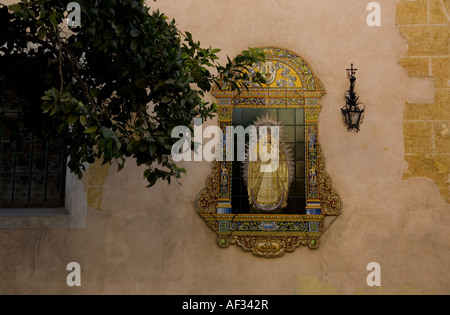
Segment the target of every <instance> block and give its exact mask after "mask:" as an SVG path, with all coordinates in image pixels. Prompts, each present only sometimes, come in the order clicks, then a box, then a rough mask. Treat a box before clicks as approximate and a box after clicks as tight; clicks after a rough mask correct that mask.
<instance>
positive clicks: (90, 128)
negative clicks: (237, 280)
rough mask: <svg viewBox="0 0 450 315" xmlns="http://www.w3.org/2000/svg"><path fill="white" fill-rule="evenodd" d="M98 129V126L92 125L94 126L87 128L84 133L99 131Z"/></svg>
mask: <svg viewBox="0 0 450 315" xmlns="http://www.w3.org/2000/svg"><path fill="white" fill-rule="evenodd" d="M97 129H98V126H92V127H89V128H88V129H86V130H85V131H84V133H86V134H90V133H94V132H96V131H97Z"/></svg>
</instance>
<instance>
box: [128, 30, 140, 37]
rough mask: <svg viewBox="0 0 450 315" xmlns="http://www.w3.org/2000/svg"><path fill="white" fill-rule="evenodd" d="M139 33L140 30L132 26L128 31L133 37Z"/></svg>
mask: <svg viewBox="0 0 450 315" xmlns="http://www.w3.org/2000/svg"><path fill="white" fill-rule="evenodd" d="M140 33H141V32H140V31H139V30H138V29H136V28H132V29H131V31H130V35H131V36H133V37H138V36H139V34H140Z"/></svg>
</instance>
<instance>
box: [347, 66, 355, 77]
mask: <svg viewBox="0 0 450 315" xmlns="http://www.w3.org/2000/svg"><path fill="white" fill-rule="evenodd" d="M356 71H358V69H354V68H353V63H352V67H351V68H350V69H347V73H348V76H349V77H350V76H354V75H355V74H356Z"/></svg>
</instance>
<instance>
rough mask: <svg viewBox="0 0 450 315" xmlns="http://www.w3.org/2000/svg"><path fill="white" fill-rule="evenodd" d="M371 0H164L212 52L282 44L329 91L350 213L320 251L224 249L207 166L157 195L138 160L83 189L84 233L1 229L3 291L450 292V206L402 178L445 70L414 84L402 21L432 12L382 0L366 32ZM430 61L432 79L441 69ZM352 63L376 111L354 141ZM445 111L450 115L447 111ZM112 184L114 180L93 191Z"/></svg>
mask: <svg viewBox="0 0 450 315" xmlns="http://www.w3.org/2000/svg"><path fill="white" fill-rule="evenodd" d="M369 2H370V1H361V0H321V1H316V0H302V1H298V0H295V1H294V0H288V1H287V0H283V1H279V0H277V1H275V0H247V1H238V0H214V1H206V0H185V1H178V0H165V1H159V2H158V6H159V7H160V9H161V10H162V11H163V12H165V13H166V14H167V15H169V16H171V17H173V18H175V19H176V20H177V23H178V25H179V28H180V29H182V30H187V31H190V32H192V33H193V34H194V36H195V38H196V39H197V40H199V41H201V42H202V43H203V45H204V46H209V45H211V46H213V47H220V48H222V49H223V51H222V52H223V54H222V56H223V57H225V55H229V56H230V57H233V56H234V55H236V54H238V53H239V52H240V51H241V50H243V49H245V48H246V47H249V46H278V47H280V48H285V49H288V50H291V51H293V52H295V53H296V54H298V55H299V56H301V57H302V58H304V59H305V60H306V61H307V62H308V63H309V64H310V66H311V67H312V69H313V70H314V71H315V73H316V75H317V76H318V77H319V78H320V79H321V81H322V82H323V84H324V86H325V88H326V90H327V95H325V96H324V98H323V99H322V100H323V111H322V113H321V116H320V118H319V128H320V136H319V140H320V142H321V144H322V149H323V152H324V155H325V158H326V164H327V171H328V173H329V174H330V176H331V179H332V180H333V183H334V186H335V188H336V190H337V192H338V193H339V195H340V197H341V199H342V214H341V216H340V217H339V218H338V219H337V220H336V221H334V223H333V224H332V225H331V227H330V228H329V229H328V230H327V231H326V232H325V233H324V234H323V235H322V237H321V245H320V247H319V249H318V250H315V251H312V250H309V249H308V248H298V249H297V250H296V251H295V252H293V253H289V254H286V255H285V256H283V257H282V258H278V259H273V260H268V259H262V258H257V257H254V256H252V255H251V254H249V253H245V252H243V251H242V250H241V249H240V248H238V247H236V246H232V247H230V248H228V249H220V248H218V246H217V245H216V236H215V234H214V233H213V232H212V231H211V230H210V229H209V228H208V227H207V226H206V224H205V223H204V222H203V221H202V219H201V218H200V217H199V216H198V215H197V213H196V212H195V207H194V202H195V199H196V196H197V194H198V192H199V191H200V190H201V188H202V186H203V184H204V182H205V179H206V177H207V175H208V173H209V171H210V165H209V164H208V163H194V162H193V163H185V166H186V168H187V170H188V176H187V177H185V178H184V179H183V180H182V185H178V184H176V183H175V184H172V185H171V186H168V185H167V184H166V183H160V184H158V185H157V186H156V187H154V188H152V189H151V190H149V189H146V188H145V186H146V184H145V181H144V180H142V179H141V178H142V169H138V168H137V167H135V166H134V165H133V162H132V161H130V163H129V164H128V166H127V167H126V168H125V170H124V171H122V172H120V173H117V172H115V171H114V167H112V168H111V169H108V170H106V169H102V168H98V167H97V168H92V171H90V173H89V174H88V178H87V179H85V187H87V189H89V188H100V187H102V189H97V191H101V194H100V193H99V194H96V193H94V191H95V189H94V190H92V194H91V197H89V193H88V199H89V198H91V199H90V200H89V202H90V205H91V207H90V208H89V209H88V217H87V228H86V229H85V230H58V231H46V230H30V231H11V230H2V231H0V293H36V294H45V293H60V294H70V293H82V294H88V293H99V294H109V293H119V294H121V293H125V294H134V293H136V294H156V293H157V294H220V293H225V294H230V293H231V294H308V293H324V294H326V293H331V294H336V293H337V294H379V293H392V294H401V293H447V294H448V293H450V275H449V270H450V243H449V242H448V240H449V238H450V229H448V224H449V223H450V206H449V205H448V204H447V203H446V201H445V199H444V198H443V195H442V194H441V192H442V189H441V191H440V187H441V186H439V185H438V184H437V183H435V182H434V181H432V180H431V179H430V178H431V177H432V174H431V172H427V171H425V170H424V172H425V174H418V173H416V176H417V175H419V176H420V177H416V176H414V177H412V176H411V178H408V179H406V177H409V176H406V177H405V175H404V174H407V172H408V170H409V171H410V172H411V164H412V162H411V159H410V158H409V155H408V154H409V153H412V152H411V151H408V150H409V149H408V148H412V149H414V147H415V145H414V143H418V142H413V144H412V145H411V146H408V141H409V138H408V137H410V135H411V134H412V133H411V132H409V131H408V117H409V116H408V115H409V112H408V111H405V106H406V108H409V107H411V106H410V104H418V106H419V107H423V106H426V105H427V104H433V103H434V102H435V100H436V99H437V98H436V97H435V93H436V89H435V87H436V83H437V82H438V80H437V79H436V72H431V75H433V76H434V77H435V79H433V78H432V77H431V75H430V72H426V71H425V70H421V71H425V72H421V73H419V74H422V75H420V76H421V78H418V77H416V75H415V73H413V72H411V71H410V70H408V67H407V66H406V67H405V65H408V64H410V63H412V62H413V61H412V60H410V59H408V58H409V55H405V53H407V52H408V51H411V47H413V42H411V41H407V39H409V38H408V34H406V35H405V29H406V32H408V28H409V26H406V27H405V28H403V27H402V26H399V27H398V26H397V25H396V23H398V24H402V23H403V22H401V19H402V16H403V15H402V14H403V13H398V12H397V11H396V10H397V4H398V5H399V10H400V9H401V10H403V9H404V10H407V11H409V13H408V14H406V13H405V14H406V15H404V18H405V19H410V20H411V21H412V20H414V19H416V18H418V17H416V15H417V16H419V15H421V14H423V12H422V11H421V10H420V9H419V8H415V5H418V6H419V7H420V5H419V2H427V1H401V2H400V3H397V2H396V1H392V0H381V1H378V2H379V3H380V5H381V8H382V26H380V27H369V26H367V24H366V17H367V14H368V13H369V12H367V11H366V5H367V4H368V3H369ZM416 2H417V3H416ZM149 3H150V1H149ZM152 3H153V2H151V4H152ZM444 3H445V4H446V5H447V9H448V1H444ZM402 8H403V9H402ZM427 12H428V11H427ZM427 14H428V13H427ZM428 17H429V15H427V19H428ZM410 20H407V21H406V22H404V24H405V25H409V23H412V22H411V21H410ZM425 22H426V21H424V22H421V23H425ZM427 23H428V22H427ZM427 23H425V24H427ZM402 25H403V24H402ZM399 29H400V30H399ZM433 29H434V28H433ZM400 31H401V32H400ZM444 31H445V30H443V32H444ZM436 32H437V33H433V34H435V35H433V36H432V35H431V34H430V35H428V34H429V33H426V34H423V35H421V36H416V35H415V33H414V32H413V33H411V36H416V38H418V37H421V38H422V40H423V41H426V42H430V41H431V39H430V37H429V36H432V38H435V37H437V38H438V37H445V35H442V34H441V33H440V32H438V31H436ZM402 35H403V36H406V39H405V38H404V37H403V36H402ZM447 37H448V34H447ZM415 42H416V41H414V43H415ZM408 47H409V50H408ZM427 47H428V46H427ZM426 56H427V57H430V56H429V55H426ZM431 59H432V58H431ZM433 60H434V59H432V60H431V61H432V66H431V71H434V70H433V69H436V68H437V66H436V63H434V62H433ZM352 62H353V63H354V64H355V66H356V67H357V68H358V69H359V71H358V73H357V78H358V81H357V87H356V92H357V93H358V95H360V96H361V101H362V102H365V103H366V106H367V109H366V118H365V121H364V124H363V126H362V129H361V132H360V133H359V134H354V133H348V132H347V131H346V129H345V128H344V127H343V125H342V121H341V117H340V111H339V109H340V107H342V106H343V105H344V95H345V91H346V90H347V89H348V80H347V78H346V73H345V69H346V68H348V67H349V66H350V63H352ZM420 62H423V63H426V62H428V63H429V62H430V58H428V59H427V58H423V60H422V59H421V61H420ZM428 65H429V64H428ZM405 68H406V70H405ZM441 76H444V77H445V73H444V74H441ZM447 77H448V76H447ZM447 80H448V79H447ZM405 104H406V105H405ZM440 104H441V105H440V106H442V107H444V108H445V106H447V105H448V101H444V102H442V103H440ZM404 119H406V120H405V122H404ZM209 123H214V122H209ZM437 127H438V126H436V128H437ZM414 130H415V129H414ZM436 130H437V131H439V129H436ZM414 133H415V134H418V135H421V134H422V132H417V131H414ZM414 141H415V140H414ZM421 145H422V144H419V143H418V144H417V146H421ZM405 149H406V150H405ZM417 150H418V149H417ZM417 169H421V167H417ZM96 172H98V174H99V177H98V176H97V175H96V174H97V173H96ZM411 174H412V172H411ZM102 177H104V178H105V180H104V182H103V180H100V181H98V182H97V183H96V182H95V181H96V179H98V178H102ZM426 177H428V178H426ZM441 188H442V187H441ZM444 188H445V187H444ZM99 196H101V198H100V197H99ZM94 208H95V209H94ZM96 209H98V210H96ZM99 209H101V210H100V211H99ZM72 261H75V262H78V263H80V265H81V268H82V285H81V287H79V288H69V287H67V285H66V276H67V274H68V272H67V271H66V266H67V264H68V263H69V262H72ZM373 261H375V262H378V263H379V264H380V265H381V268H382V271H381V277H382V280H381V281H382V282H381V284H382V286H381V287H380V288H370V287H368V286H367V284H366V277H367V275H368V273H369V272H368V271H366V266H367V264H368V263H369V262H373Z"/></svg>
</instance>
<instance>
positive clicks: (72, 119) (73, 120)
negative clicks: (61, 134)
mask: <svg viewBox="0 0 450 315" xmlns="http://www.w3.org/2000/svg"><path fill="white" fill-rule="evenodd" d="M77 120H78V116H75V115H70V116H69V118H67V123H68V124H69V125H73V124H75V123H76V122H77Z"/></svg>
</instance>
